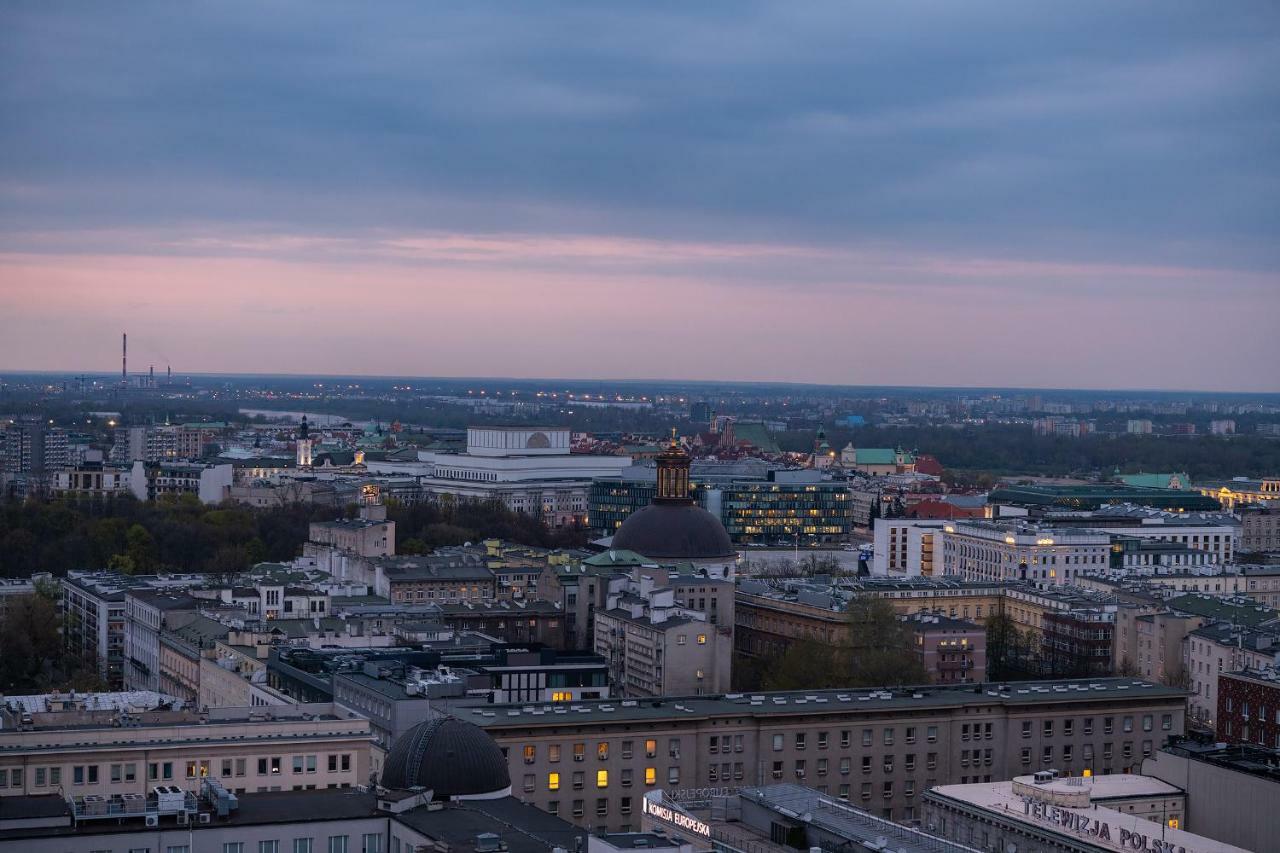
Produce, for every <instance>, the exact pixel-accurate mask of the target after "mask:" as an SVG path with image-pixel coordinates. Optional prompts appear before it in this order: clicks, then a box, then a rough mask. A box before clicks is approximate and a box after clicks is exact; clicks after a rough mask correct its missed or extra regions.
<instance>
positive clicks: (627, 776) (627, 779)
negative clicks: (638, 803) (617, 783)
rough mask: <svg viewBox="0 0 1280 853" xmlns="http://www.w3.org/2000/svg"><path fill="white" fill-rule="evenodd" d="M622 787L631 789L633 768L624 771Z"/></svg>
mask: <svg viewBox="0 0 1280 853" xmlns="http://www.w3.org/2000/svg"><path fill="white" fill-rule="evenodd" d="M622 787H624V788H630V787H631V768H630V767H626V768H623V770H622Z"/></svg>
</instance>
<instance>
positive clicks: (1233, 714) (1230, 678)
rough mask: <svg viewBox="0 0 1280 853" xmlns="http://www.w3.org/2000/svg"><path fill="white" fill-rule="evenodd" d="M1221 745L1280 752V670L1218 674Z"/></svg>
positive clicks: (1263, 669) (1270, 667)
mask: <svg viewBox="0 0 1280 853" xmlns="http://www.w3.org/2000/svg"><path fill="white" fill-rule="evenodd" d="M1216 732H1217V737H1218V742H1219V743H1232V744H1241V743H1243V744H1252V745H1256V746H1261V747H1264V748H1266V749H1276V750H1280V669H1278V668H1277V667H1276V666H1274V665H1273V666H1268V667H1264V668H1262V669H1242V670H1240V671H1238V672H1223V673H1220V674H1219V675H1218V719H1217V727H1216Z"/></svg>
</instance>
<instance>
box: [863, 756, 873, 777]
mask: <svg viewBox="0 0 1280 853" xmlns="http://www.w3.org/2000/svg"><path fill="white" fill-rule="evenodd" d="M870 772H871V756H870V755H864V756H862V773H863V775H866V774H868V773H870Z"/></svg>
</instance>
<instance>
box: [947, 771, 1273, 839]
mask: <svg viewBox="0 0 1280 853" xmlns="http://www.w3.org/2000/svg"><path fill="white" fill-rule="evenodd" d="M1021 778H1023V779H1024V780H1025V779H1026V778H1027V777H1021ZM1094 778H1095V779H1097V778H1099V777H1094ZM1102 778H1105V777H1102ZM925 797H926V799H930V800H934V801H937V802H947V801H950V802H951V803H954V804H957V805H959V806H962V807H967V810H970V811H974V812H977V813H979V814H983V815H989V816H990V817H991V819H992V820H994V821H995V822H997V823H1004V824H1018V825H1021V826H1023V827H1025V828H1026V829H1027V831H1029V832H1032V833H1035V834H1037V835H1041V836H1045V837H1049V838H1057V837H1062V838H1067V839H1070V840H1071V842H1072V843H1073V844H1076V845H1082V844H1083V845H1092V846H1094V847H1096V848H1097V849H1099V850H1115V851H1118V853H1121V852H1124V853H1127V851H1132V850H1134V849H1135V847H1134V846H1133V845H1122V844H1121V842H1120V831H1121V830H1122V829H1123V830H1126V831H1127V832H1129V833H1133V834H1135V835H1140V836H1145V837H1147V838H1153V837H1157V836H1158V837H1159V838H1162V839H1163V840H1164V841H1165V842H1166V843H1171V844H1173V845H1174V847H1175V848H1176V847H1183V848H1185V849H1186V851H1187V853H1249V851H1247V850H1245V849H1244V848H1243V847H1235V846H1233V845H1230V844H1223V843H1222V842H1221V841H1218V840H1216V839H1211V838H1206V837H1204V836H1203V835H1195V834H1193V833H1190V832H1186V831H1185V830H1181V829H1172V828H1170V827H1167V826H1164V825H1163V824H1158V823H1155V822H1154V821H1150V820H1147V819H1146V818H1145V817H1141V816H1140V815H1137V814H1127V813H1125V812H1121V811H1117V810H1115V809H1109V808H1107V807H1106V806H1103V805H1099V804H1097V803H1094V804H1093V805H1091V806H1089V807H1088V808H1082V809H1074V808H1067V807H1065V806H1047V808H1048V809H1050V810H1051V811H1052V812H1053V813H1054V814H1057V813H1069V814H1078V815H1080V816H1081V817H1083V818H1088V819H1089V821H1090V822H1091V823H1093V824H1095V825H1097V824H1106V825H1108V826H1109V828H1110V838H1109V839H1108V838H1103V837H1101V836H1099V835H1092V834H1088V833H1087V832H1086V833H1085V834H1080V833H1076V832H1073V831H1071V830H1068V829H1066V827H1065V826H1063V825H1061V824H1060V823H1059V822H1058V821H1055V820H1054V819H1053V817H1052V816H1051V815H1050V814H1048V813H1046V814H1045V815H1044V816H1043V817H1039V816H1036V815H1035V813H1034V812H1028V811H1027V804H1026V802H1025V801H1024V800H1023V798H1022V796H1021V795H1020V794H1017V793H1014V790H1013V782H986V783H981V784H976V785H940V786H938V787H936V788H932V789H930V790H929V791H928V792H927V793H926V794H925Z"/></svg>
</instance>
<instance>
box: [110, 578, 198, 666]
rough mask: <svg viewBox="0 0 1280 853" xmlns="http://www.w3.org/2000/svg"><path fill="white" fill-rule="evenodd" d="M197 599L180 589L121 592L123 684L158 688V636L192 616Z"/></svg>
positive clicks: (187, 620)
mask: <svg viewBox="0 0 1280 853" xmlns="http://www.w3.org/2000/svg"><path fill="white" fill-rule="evenodd" d="M199 609H200V602H199V601H197V600H196V599H194V598H192V597H191V596H189V595H187V594H186V593H183V592H167V591H164V590H158V589H145V588H144V589H130V590H127V591H126V592H125V593H124V687H125V689H126V690H159V689H160V672H161V665H160V656H161V655H160V635H161V633H162V632H164V631H172V630H174V629H175V628H178V627H181V626H182V625H185V624H186V623H187V622H190V621H191V620H192V619H194V618H195V617H196V616H197V615H198V613H199Z"/></svg>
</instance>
